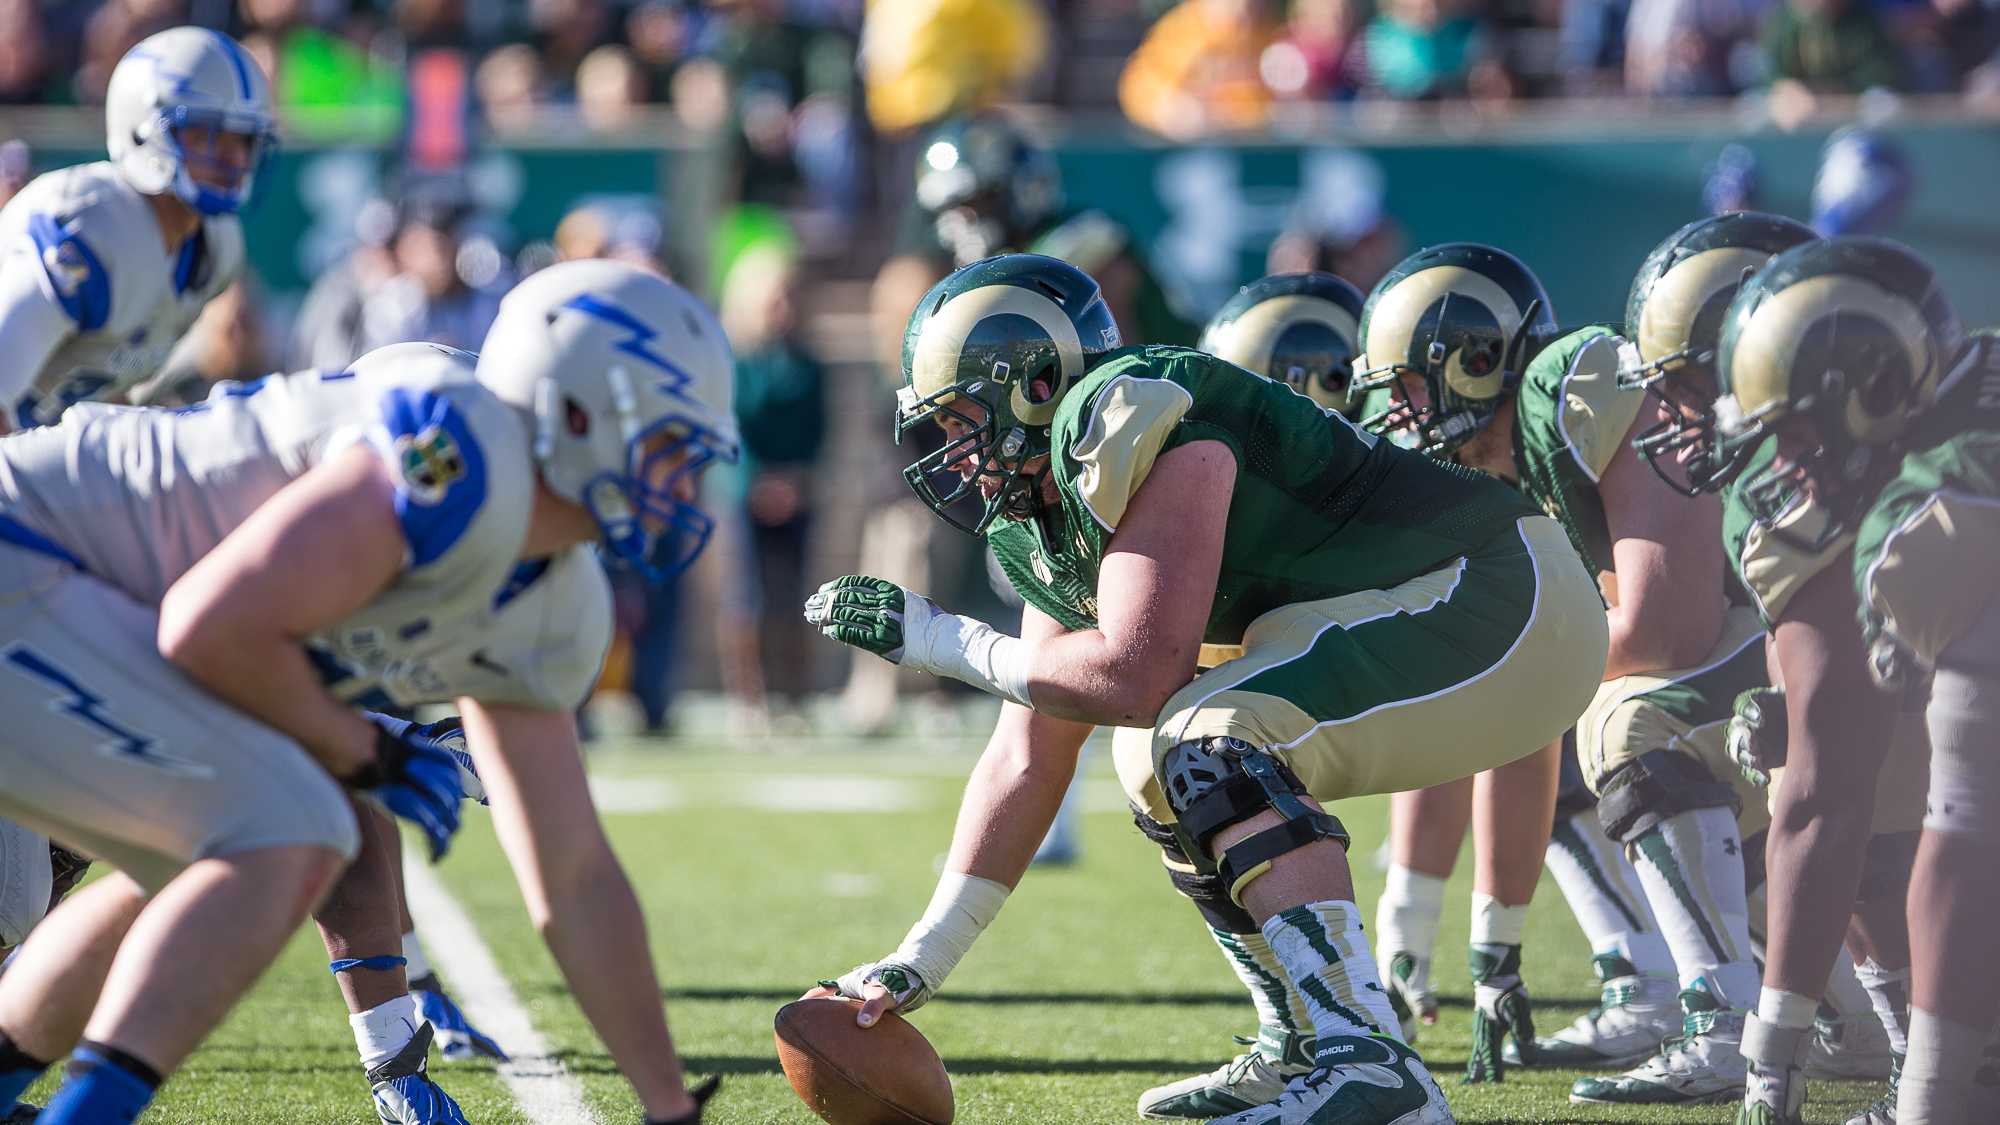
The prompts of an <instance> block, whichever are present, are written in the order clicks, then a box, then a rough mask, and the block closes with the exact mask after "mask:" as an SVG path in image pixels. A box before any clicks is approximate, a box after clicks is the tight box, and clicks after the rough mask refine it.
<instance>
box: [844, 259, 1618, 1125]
mask: <svg viewBox="0 0 2000 1125" xmlns="http://www.w3.org/2000/svg"><path fill="white" fill-rule="evenodd" d="M1119 345H1120V341H1119V334H1118V327H1117V325H1116V324H1115V323H1114V322H1113V320H1112V318H1111V316H1110V314H1109V312H1108V311H1107V310H1106V308H1105V305H1104V301H1103V299H1102V297H1101V296H1100V294H1099V292H1098V288H1097V284H1096V283H1095V282H1094V281H1092V280H1091V278H1090V277H1089V276H1088V275H1086V274H1084V273H1083V272H1082V271H1080V270H1077V269H1076V268H1074V267H1072V266H1069V265H1067V264H1065V263H1062V262H1059V261H1057V260H1055V259H1052V258H1046V257H1042V256H1039V255H1025V254H1014V255H1005V256H1002V257H998V258H993V259H989V260H987V261H984V262H979V263H975V264H973V265H971V266H968V267H965V268H963V269H961V270H959V271H957V272H955V273H953V274H952V275H951V276H949V277H947V278H946V279H945V280H944V281H943V282H941V283H940V284H939V285H938V286H937V287H936V288H935V289H934V290H932V292H931V293H930V294H928V295H927V296H926V297H925V298H924V299H923V301H922V302H921V303H919V305H918V306H917V308H916V310H915V311H914V313H913V314H912V316H911V318H910V326H909V330H908V334H907V336H906V342H905V345H904V356H905V363H904V370H905V372H906V378H907V380H908V382H907V385H906V386H905V388H904V390H903V391H902V393H901V395H900V399H899V405H898V410H897V419H896V425H897V431H898V433H899V435H900V434H908V433H910V432H911V431H912V430H914V429H916V428H918V427H929V426H933V425H935V426H937V427H939V428H941V429H942V430H943V431H944V433H945V435H946V438H947V441H946V444H945V445H943V446H942V447H941V448H939V449H938V450H936V451H935V452H933V453H929V454H926V455H924V456H923V457H922V458H921V459H920V460H918V461H916V462H915V463H913V464H911V465H910V466H909V467H908V468H907V469H906V470H905V476H906V478H907V479H908V480H909V481H910V483H911V485H912V486H913V487H914V488H915V489H916V491H917V493H918V496H919V497H920V498H921V499H922V500H923V502H924V503H925V504H926V506H928V507H930V508H932V510H934V511H935V512H937V514H938V515H939V516H940V517H942V518H943V519H944V520H945V521H946V522H948V523H950V524H952V525H953V526H956V527H959V528H962V529H964V530H966V531H969V532H973V533H976V534H981V535H984V536H985V537H986V538H987V539H988V540H989V541H990V542H991V544H992V545H993V548H994V550H995V552H996V554H997V555H998V557H999V559H1000V561H1001V564H1002V566H1003V568H1004V569H1005V571H1006V574H1007V577H1008V579H1009V581H1010V582H1011V583H1012V584H1013V585H1014V586H1015V588H1016V589H1017V590H1019V591H1020V593H1021V594H1022V596H1023V597H1024V598H1026V599H1027V601H1028V604H1029V607H1030V608H1029V609H1028V611H1027V613H1026V617H1025V619H1024V625H1023V630H1022V632H1023V635H1022V636H1020V637H1011V636H1006V635H1003V634H1000V633H998V632H997V631H996V630H994V629H993V628H991V627H990V626H988V625H985V624H984V623H982V622H978V621H973V620H970V619H967V618H963V617H959V616H957V615H955V614H951V613H948V612H945V611H944V610H942V609H940V608H938V607H937V606H935V605H933V604H932V603H931V602H929V601H928V600H927V599H925V598H923V597H921V596H920V595H917V594H915V593H913V592H910V591H908V590H904V589H902V588H900V587H898V586H896V585H894V584H892V583H889V582H886V581H883V580H881V579H876V578H870V577H866V576H858V575H855V576H847V577H844V578H840V579H836V580H834V581H832V582H829V583H827V584H826V585H825V586H823V587H821V588H820V590H819V592H817V593H816V594H815V595H814V596H813V597H812V598H811V599H809V600H808V602H807V610H806V612H807V617H808V619H809V620H811V621H812V622H813V623H814V624H817V625H819V626H820V627H821V629H822V631H824V632H825V633H826V634H827V635H828V636H830V637H832V638H834V639H836V640H839V641H841V642H843V643H846V644H850V645H855V646H857V647H861V648H864V649H866V650H868V651H871V652H874V653H877V654H878V655H881V656H883V657H885V658H886V659H889V660H892V661H895V662H897V663H899V664H901V665H903V666H905V667H910V668H915V669H920V670H925V671H930V672H933V673H936V674H942V675H949V676H953V677H955V678H958V679H961V680H963V681H965V682H967V683H970V684H973V685H975V686H978V687H981V688H983V689H985V690H987V691H989V692H991V693H993V694H995V695H999V696H1001V697H1002V698H1003V699H1005V700H1006V701H1007V705H1006V706H1004V707H1003V708H1002V717H1001V719H1000V723H999V726H998V728H997V729H996V731H995V733H994V736H993V738H992V740H991V742H989V744H988V747H987V751H986V753H985V755H984V756H983V757H982V758H981V760H980V763H979V765H978V766H977V767H975V770H974V773H973V776H972V780H971V783H970V785H969V787H968V789H967V794H966V799H965V803H964V805H963V807H962V808H961V811H960V818H959V824H958V829H957V832H956V834H955V837H954V841H953V846H952V852H951V855H950V858H949V859H948V861H947V864H946V874H945V875H944V877H943V878H942V879H941V880H940V883H939V887H938V889H937V893H936V895H935V897H934V898H933V900H932V904H931V907H930V909H929V910H928V911H926V913H925V915H924V917H923V919H922V920H921V921H920V922H919V923H918V924H917V926H916V927H915V928H914V929H913V930H912V931H911V933H910V935H909V936H908V938H906V940H905V942H904V944H903V945H902V946H901V947H899V948H898V949H897V950H896V951H895V952H894V953H892V954H890V955H889V956H887V957H885V958H883V959H881V960H879V961H874V962H870V963H868V964H865V965H862V966H859V967H857V968H856V969H854V970H852V971H850V972H849V973H847V974H845V975H844V976H843V977H841V978H840V979H839V981H837V982H835V983H833V984H830V985H826V986H823V987H822V988H821V989H817V990H815V994H820V995H825V994H828V993H829V992H830V991H833V990H837V991H838V992H839V993H841V994H844V995H848V996H854V997H860V998H862V999H863V1000H864V1004H863V1006H862V1008H861V1011H860V1012H859V1014H858V1019H859V1020H860V1021H861V1022H862V1023H863V1024H864V1025H867V1024H870V1023H872V1022H873V1021H874V1020H876V1019H877V1018H878V1017H879V1015H880V1013H881V1012H882V1011H884V1010H885V1009H887V1008H889V1007H892V1006H894V1007H901V1008H903V1009H905V1010H909V1009H913V1008H915V1007H916V1006H918V1005H920V1004H922V1003H923V1002H924V1001H925V1000H927V999H929V998H930V997H931V996H932V995H933V994H934V993H935V992H936V991H937V990H938V988H939V987H940V986H941V985H942V984H943V983H944V980H945V978H946V977H947V976H948V975H949V973H950V972H951V970H952V968H953V967H954V966H955V965H956V963H957V962H958V960H959V958H960V957H962V956H963V954H964V953H965V951H966V949H967V948H968V947H969V946H970V944H971V943H972V941H973V940H974V938H975V937H976V936H977V934H978V933H979V931H980V930H981V929H983V928H984V927H985V926H986V925H987V924H988V923H990V922H991V920H992V918H993V916H994V915H995V913H997V911H998V910H999V909H1000V906H1001V904H1002V903H1003V902H1004V900H1005V898H1006V896H1007V894H1008V893H1009V890H1010V888H1011V887H1012V886H1013V885H1014V883H1015V882H1016V881H1017V880H1018V879H1019V878H1020V876H1021V874H1022V871H1023V870H1024V869H1025V867H1026V865H1027V861H1028V858H1029V855H1030V854H1031V853H1032V851H1033V850H1034V846H1035V842H1036V840H1037V839H1038V838H1039V837H1040V835H1041V833H1042V831H1043V830H1044V828H1045V827H1046V825H1047V824H1048V822H1049V819H1050V817H1051V816H1052V815H1053V813H1054V810H1055V807H1056V804H1057V803H1058V802H1059V801H1060V799H1061V796H1062V792H1063V789H1064V787H1065V786H1067V785H1068V784H1069V782H1070V780H1071V777H1072V775H1073V773H1074V769H1075V761H1076V753H1077V749H1078V748H1079V747H1080V746H1081V745H1082V743H1083V740H1084V739H1085V738H1086V737H1087V736H1088V735H1089V733H1090V731H1091V729H1092V728H1093V727H1094V726H1098V725H1110V726H1116V727H1123V728H1132V733H1128V734H1126V735H1123V736H1121V737H1118V738H1115V739H1114V742H1113V756H1114V759H1115V760H1116V764H1117V767H1118V772H1119V776H1120V778H1121V779H1122V780H1123V782H1124V784H1125V787H1126V792H1127V795H1128V797H1129V798H1130V799H1131V800H1132V803H1133V804H1134V805H1135V806H1136V807H1137V808H1138V809H1139V811H1140V813H1141V814H1142V817H1143V819H1142V824H1143V825H1144V826H1145V827H1146V828H1147V834H1148V835H1149V836H1150V837H1151V838H1152V839H1154V840H1156V841H1158V842H1159V843H1160V845H1161V847H1162V849H1163V850H1164V851H1165V852H1166V856H1167V863H1168V866H1169V867H1170V868H1171V869H1173V870H1174V871H1175V872H1176V873H1177V874H1178V875H1179V876H1180V878H1181V880H1182V885H1183V887H1184V889H1185V890H1186V891H1187V892H1188V893H1189V896H1190V897H1191V898H1193V899H1195V901H1196V902H1197V903H1198V904H1199V905H1200V906H1201V909H1202V913H1203V914H1204V916H1205V917H1207V918H1209V919H1211V920H1212V921H1215V920H1219V919H1221V918H1231V919H1232V920H1231V921H1230V922H1229V924H1227V925H1221V924H1218V925H1217V926H1216V928H1217V929H1218V930H1225V931H1227V932H1230V933H1232V934H1237V935H1241V936H1243V937H1245V938H1246V939H1247V940H1244V941H1243V942H1241V946H1242V953H1243V955H1242V960H1243V961H1244V962H1245V963H1246V964H1245V968H1244V974H1245V978H1246V980H1248V979H1250V978H1251V976H1252V975H1253V974H1252V969H1251V966H1253V965H1254V966H1255V971H1256V973H1258V974H1267V975H1268V976H1269V977H1270V979H1273V980H1276V981H1278V982H1281V983H1283V984H1286V985H1289V986H1290V987H1291V988H1292V989H1294V990H1295V991H1296V992H1297V994H1298V995H1299V997H1300V998H1301V1000H1302V1002H1303V1007H1304V1009H1305V1014H1306V1016H1307V1017H1308V1018H1309V1019H1310V1022H1311V1024H1312V1027H1313V1031H1314V1032H1315V1034H1316V1039H1315V1042H1314V1062H1315V1067H1314V1069H1313V1070H1311V1071H1310V1072H1308V1073H1307V1074H1304V1075H1300V1076H1298V1077H1295V1078H1293V1079H1292V1080H1291V1081H1290V1082H1289V1083H1287V1085H1286V1086H1285V1088H1284V1090H1283V1092H1282V1093H1281V1094H1280V1095H1279V1096H1278V1097H1277V1098H1275V1099H1273V1100H1271V1101H1269V1102H1266V1103H1264V1104H1262V1105H1257V1106H1253V1107H1238V1106H1232V1105H1231V1104H1230V1100H1229V1098H1228V1095H1227V1091H1220V1092H1219V1093H1220V1094H1221V1095H1222V1096H1221V1097H1219V1098H1218V1100H1217V1104H1215V1105H1214V1106H1213V1108H1212V1109H1211V1112H1212V1113H1216V1114H1225V1113H1228V1111H1229V1110H1231V1109H1233V1108H1235V1109H1239V1112H1235V1113H1233V1114H1229V1115H1228V1116H1226V1117H1221V1118H1219V1119H1220V1120H1224V1121H1227V1122H1230V1123H1231V1125H1253V1123H1277V1122H1284V1123H1303V1122H1306V1121H1309V1120H1328V1119H1331V1118H1333V1117H1339V1118H1340V1119H1342V1120H1345V1121H1353V1122H1357V1123H1359V1122H1375V1121H1379V1122H1384V1123H1386V1122H1391V1121H1399V1122H1405V1123H1415V1122H1445V1121H1449V1120H1450V1119H1451V1117H1450V1110H1449V1109H1448V1108H1447V1107H1446V1105H1445V1101H1444V1097H1443V1095H1442V1093H1441V1092H1440V1091H1439V1090H1438V1087H1437V1085H1436V1083H1435V1082H1434V1081H1433V1080H1432V1078H1431V1077H1430V1075H1429V1074H1428V1072H1427V1071H1425V1069H1424V1066H1423V1063H1422V1061H1421V1060H1420V1059H1419V1058H1418V1056H1417V1055H1416V1053H1415V1052H1414V1051H1412V1050H1411V1049H1410V1048H1409V1047H1408V1045H1406V1044H1405V1043H1403V1041H1402V1040H1401V1039H1400V1038H1399V1037H1398V1027H1397V1021H1396V1017H1395V1013H1394V1012H1393V1011H1392V1010H1391V1009H1390V1006H1389V1004H1388V1001H1387V997H1386V996H1385V994H1384V993H1383V992H1382V991H1381V986H1380V984H1379V982H1378V981H1377V979H1376V975H1375V965H1374V959H1373V957H1372V956H1371V955H1370V953H1369V950H1368V941H1367V938H1366V937H1365V936H1364V935H1363V933H1362V923H1361V914H1360V911H1359V909H1358V908H1357V907H1356V906H1355V904H1354V891H1353V886H1352V881H1351V876H1350V875H1349V872H1348V868H1347V857H1346V848H1345V843H1346V838H1347V833H1346V831H1345V830H1344V829H1343V828H1342V827H1341V825H1340V822H1339V821H1338V820H1337V819H1336V818H1334V817H1333V816H1331V815H1329V814H1327V813H1326V812H1325V811H1324V808H1323V802H1331V801H1333V800H1337V799H1339V798H1343V797H1348V796H1355V795H1359V794H1364V793H1378V792H1388V791H1391V790H1396V789H1405V788H1411V787H1415V786H1423V785H1432V784H1436V783H1438V782H1441V781H1444V780H1447V779H1449V778H1453V777H1460V776H1464V775H1466V774H1470V773H1474V772H1477V771H1479V770H1482V769H1487V768H1490V767H1493V766H1496V765H1499V764H1501V763H1503V762H1505V761H1508V760H1510V759H1513V758H1518V757H1520V756H1522V755H1524V754H1530V753H1533V752H1534V750H1535V748H1536V747H1539V746H1542V745H1544V744H1546V743H1547V742H1548V741H1549V740H1550V739H1552V738H1554V737H1556V736H1557V735H1558V734H1560V733H1561V731H1562V729H1563V728H1564V727H1565V726H1567V725H1568V723H1569V721H1570V718H1571V717H1572V716H1573V715H1574V714H1576V713H1577V712H1580V711H1581V710H1582V709H1583V706H1584V704H1586V703H1587V702H1588V701H1589V696H1590V693H1591V691H1592V690H1593V685H1594V682H1595V680H1596V671H1597V668H1598V666H1599V665H1601V663H1602V661H1603V659H1604V651H1605V643H1606V640H1605V630H1604V615H1603V613H1602V612H1601V610H1600V609H1599V606H1598V601H1597V598H1596V595H1595V592H1594V590H1593V589H1592V587H1591V584H1590V579H1589V576H1588V575H1587V574H1586V573H1585V572H1584V570H1583V567H1582V564H1581V563H1580V562H1578V560H1577V559H1576V554H1575V551H1574V550H1573V549H1571V548H1570V546H1569V544H1568V543H1567V541H1566V540H1565V539H1564V537H1563V534H1562V531H1561V529H1560V528H1559V527H1558V526H1557V525H1556V524H1555V523H1554V522H1553V521H1552V520H1550V519H1548V518H1547V517H1546V516H1543V515H1541V514H1540V513H1539V512H1536V511H1535V510H1534V509H1533V508H1532V507H1530V506H1529V505H1528V504H1526V503H1525V502H1523V501H1522V500H1521V499H1520V498H1519V497H1518V496H1517V495H1516V494H1515V493H1514V492H1513V491H1512V490H1510V489H1507V488H1506V487H1505V486H1504V485H1501V484H1500V483H1499V482H1497V481H1493V480H1491V479H1490V478H1487V477H1485V476H1483V475H1480V474H1475V473H1472V472H1470V471H1467V470H1463V469H1457V468H1455V467H1451V466H1446V465H1440V464H1437V463H1434V462H1431V461H1429V460H1426V459H1424V458H1421V457H1418V456H1416V455H1414V454H1412V453H1410V452H1409V451H1406V450H1402V449H1398V448H1396V447H1395V446H1393V445H1391V444H1390V443H1388V442H1386V441H1382V440H1380V439H1378V438H1376V437H1374V436H1373V435H1370V434H1368V433H1365V432H1363V431H1361V430H1359V429H1357V428H1356V427H1355V426H1354V425H1353V424H1352V423H1349V422H1348V421H1346V420H1345V419H1343V418H1341V417H1340V416H1338V415H1337V414H1333V413H1330V412H1328V411H1325V410H1323V409H1321V408H1320V407H1319V406H1317V405H1316V404H1314V403H1313V402H1312V401H1311V400H1309V399H1307V398H1305V397H1304V396H1301V395H1298V394H1295V393H1294V392H1292V390H1291V389H1290V388H1288V387H1285V386H1283V385H1280V384H1277V383H1274V382H1272V381H1271V380H1268V379H1263V378H1258V377H1255V376H1252V375H1250V374H1249V373H1247V372H1244V371H1243V370H1242V369H1240V368H1237V367H1235V366H1233V365H1231V364H1228V363H1225V362H1223V361H1221V360H1217V359H1215V358H1214V357H1211V356H1208V355H1205V354H1203V353H1200V352H1196V351H1191V350H1185V349H1180V348H1172V347H1161V346H1140V347H1134V348H1121V347H1120V346H1119ZM1204 645H1209V646H1216V647H1215V648H1211V649H1209V650H1208V651H1209V653H1210V654H1212V655H1223V654H1224V652H1226V650H1227V648H1229V647H1231V646H1240V648H1241V655H1234V654H1233V653H1231V654H1229V655H1233V656H1234V658H1233V659H1224V660H1223V661H1222V662H1221V663H1219V664H1216V665H1215V666H1214V667H1213V668H1209V669H1207V670H1202V669H1201V667H1200V665H1201V663H1202V659H1203V646H1204ZM1218 650H1223V651H1218Z"/></svg>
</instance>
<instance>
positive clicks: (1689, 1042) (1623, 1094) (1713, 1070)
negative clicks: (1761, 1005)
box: [1569, 980, 1748, 1105]
mask: <svg viewBox="0 0 2000 1125" xmlns="http://www.w3.org/2000/svg"><path fill="white" fill-rule="evenodd" d="M1680 1000H1681V1011H1682V1012H1683V1013H1684V1015H1683V1017H1682V1019H1681V1033H1680V1035H1679V1036H1677V1037H1675V1038H1673V1039H1669V1040H1667V1041H1666V1042H1665V1043H1662V1044H1661V1045H1660V1051H1659V1053H1658V1054H1656V1055H1654V1056H1653V1057H1652V1058H1650V1059H1647V1060H1646V1061H1645V1062H1643V1063H1640V1064H1639V1065H1638V1066H1636V1067H1634V1068H1632V1069H1631V1070H1628V1071H1626V1072H1625V1073H1623V1074H1618V1075H1613V1076H1611V1077H1609V1078H1593V1077H1586V1078H1579V1079H1577V1080H1576V1082H1575V1083H1574V1084H1573V1085H1571V1086H1570V1092H1569V1100H1570V1101H1572V1102H1578V1103H1581V1104H1586V1105H1707V1104H1712V1103H1716V1102H1730V1101H1735V1100H1736V1099H1737V1098H1740V1097H1742V1096H1743V1077H1744V1072H1745V1071H1746V1070H1747V1069H1748V1066H1747V1064H1746V1063H1745V1062H1744V1061H1743V1050H1742V1047H1743V1017H1744V1013H1742V1012H1740V1011H1735V1010H1731V1009H1728V1008H1724V1007H1723V1006H1722V1005H1721V1003H1720V1002H1718V1001H1717V1000H1716V998H1715V996H1714V995H1713V994H1712V993H1710V992H1709V991H1708V990H1707V989H1706V988H1705V987H1703V982H1702V981H1699V980H1697V981H1695V983H1694V984H1693V985H1691V986H1689V987H1688V988H1685V989H1683V990H1681V995H1680Z"/></svg>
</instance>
